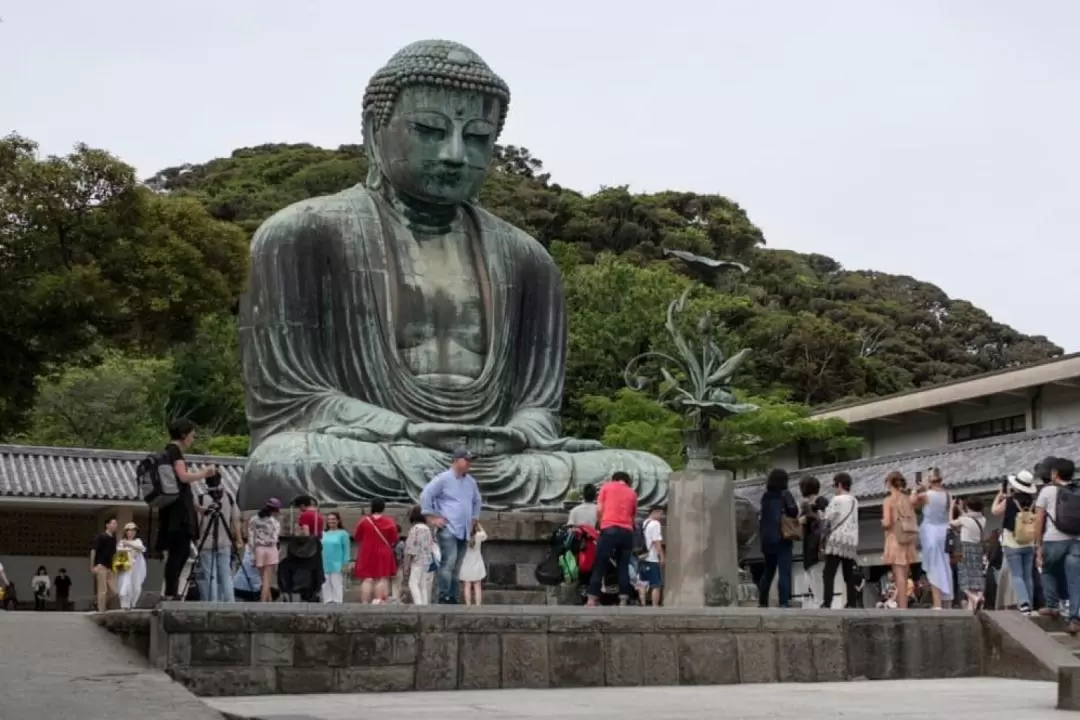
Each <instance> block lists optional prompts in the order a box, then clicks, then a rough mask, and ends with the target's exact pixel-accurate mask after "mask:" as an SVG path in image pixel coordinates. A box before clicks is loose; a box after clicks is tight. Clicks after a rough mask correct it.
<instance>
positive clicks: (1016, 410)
mask: <svg viewBox="0 0 1080 720" xmlns="http://www.w3.org/2000/svg"><path fill="white" fill-rule="evenodd" d="M815 416H816V417H820V418H839V419H841V420H844V421H846V422H847V423H848V424H849V426H850V429H851V431H853V432H854V433H856V434H858V435H859V436H861V437H862V438H863V444H862V451H861V453H858V457H836V456H832V455H830V454H829V453H828V452H826V451H825V450H824V449H823V448H822V447H815V446H814V445H812V444H800V445H799V446H795V447H789V448H786V449H785V450H784V451H781V452H780V453H778V454H776V455H775V456H774V457H773V462H774V464H775V465H776V466H777V467H781V468H784V469H785V470H788V471H789V472H790V473H791V490H792V492H793V493H794V494H795V496H796V498H798V482H799V480H800V479H801V478H804V477H807V476H814V477H816V478H817V479H818V480H820V481H821V486H822V490H823V492H826V493H827V492H829V489H830V488H831V486H832V478H833V476H834V475H835V474H836V473H839V472H846V473H848V474H849V475H851V477H852V480H853V486H852V492H853V493H854V494H855V496H856V497H857V498H858V500H859V507H860V510H859V544H860V564H861V565H862V566H863V567H864V568H871V569H873V568H878V567H880V564H881V552H882V549H883V544H884V534H883V532H882V528H881V501H882V500H883V499H884V497H885V487H884V480H885V475H886V474H887V473H888V472H890V471H892V470H899V471H900V472H902V473H903V474H904V475H905V476H906V477H907V479H908V482H909V483H914V482H915V481H916V479H917V478H918V477H920V476H921V474H922V473H925V472H926V471H927V470H928V469H929V468H931V467H937V468H940V469H941V472H942V475H943V476H944V478H945V487H946V488H947V489H948V490H949V491H950V492H951V493H953V494H954V495H956V496H958V497H964V496H972V495H977V496H981V497H983V498H985V499H986V500H987V501H989V500H991V499H992V498H993V497H994V495H995V494H996V493H997V491H998V489H999V488H1000V487H1001V484H1002V482H1003V481H1004V480H1005V478H1006V476H1007V475H1010V474H1015V473H1016V472H1018V471H1020V470H1023V469H1025V468H1026V469H1028V470H1031V469H1032V468H1033V467H1034V465H1035V464H1036V463H1037V462H1038V461H1039V460H1041V459H1043V458H1044V457H1047V456H1049V455H1054V456H1062V457H1067V458H1070V459H1075V460H1077V461H1080V353H1073V354H1071V355H1065V356H1063V357H1060V358H1055V359H1053V360H1047V361H1045V362H1041V363H1036V364H1033V365H1026V366H1023V367H1018V368H1009V369H1007V370H999V371H996V372H991V373H985V374H982V375H977V376H974V377H970V378H966V379H963V380H956V381H953V382H949V383H945V384H942V385H936V386H933V387H929V388H924V389H918V390H911V391H908V392H903V393H897V394H895V395H889V396H886V397H880V398H875V399H872V400H867V401H863V402H857V403H851V404H846V405H842V406H834V407H831V408H827V409H823V410H821V411H819V412H816V413H815ZM763 486H764V478H763V477H757V478H752V479H748V480H743V481H740V482H739V491H740V493H741V494H743V495H744V496H746V497H748V498H749V499H751V500H752V501H754V502H755V504H756V503H757V502H758V500H759V499H760V497H761V494H762V492H763V491H764V487H763ZM987 506H988V508H989V502H988V503H987ZM987 515H988V516H989V509H988V510H987ZM997 525H998V523H997V522H996V518H992V517H988V522H987V528H986V529H987V531H990V530H993V529H995V528H996V527H997ZM797 551H798V549H796V552H797ZM760 557H761V553H760V550H759V548H757V547H751V548H748V553H747V558H748V559H749V560H750V561H751V562H753V561H754V560H755V559H759V558H760ZM798 575H799V573H796V582H797V581H798ZM797 592H798V590H797Z"/></svg>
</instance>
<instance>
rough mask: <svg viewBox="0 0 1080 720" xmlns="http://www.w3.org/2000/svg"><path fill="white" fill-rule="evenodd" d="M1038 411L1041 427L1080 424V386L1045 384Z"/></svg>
mask: <svg viewBox="0 0 1080 720" xmlns="http://www.w3.org/2000/svg"><path fill="white" fill-rule="evenodd" d="M1038 412H1039V427H1040V428H1055V427H1063V426H1067V425H1080V388H1070V387H1064V386H1062V385H1047V386H1045V387H1044V388H1043V391H1042V398H1041V403H1040V405H1039V411H1038Z"/></svg>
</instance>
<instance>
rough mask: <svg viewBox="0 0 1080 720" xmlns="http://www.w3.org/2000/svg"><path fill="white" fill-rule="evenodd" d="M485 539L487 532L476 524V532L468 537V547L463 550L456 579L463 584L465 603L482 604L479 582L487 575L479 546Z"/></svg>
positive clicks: (481, 591) (482, 596)
mask: <svg viewBox="0 0 1080 720" xmlns="http://www.w3.org/2000/svg"><path fill="white" fill-rule="evenodd" d="M485 540H487V533H486V532H484V528H482V527H480V524H479V523H477V525H476V532H474V533H473V534H472V536H471V537H470V538H469V549H468V550H466V551H465V559H463V560H462V561H461V570H459V571H458V580H460V581H461V582H462V584H463V585H464V588H463V594H464V596H465V604H466V605H473V604H474V603H473V600H474V599H475V604H476V605H483V604H484V602H483V601H484V594H483V593H484V591H483V590H482V589H481V583H482V582H483V580H484V578H486V577H487V568H486V567H484V555H483V553H482V552H481V550H480V548H481V546H482V545H483V544H484V541H485Z"/></svg>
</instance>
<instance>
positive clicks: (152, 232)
mask: <svg viewBox="0 0 1080 720" xmlns="http://www.w3.org/2000/svg"><path fill="white" fill-rule="evenodd" d="M246 245H247V240H246V237H245V235H244V233H243V231H242V230H240V229H239V228H237V227H235V226H234V225H230V224H227V223H222V222H218V221H215V220H213V219H212V218H210V217H209V216H208V215H207V214H206V212H205V210H203V208H202V207H201V206H200V205H199V204H198V203H196V202H194V201H193V200H191V199H187V198H182V197H169V196H163V195H157V194H155V193H153V192H152V191H151V190H149V189H147V188H144V187H141V186H140V185H139V184H138V183H137V182H136V180H135V174H134V171H133V170H132V168H131V167H129V166H128V165H125V164H124V163H122V162H120V161H119V160H117V159H116V158H114V157H112V156H111V155H109V154H108V153H106V152H104V151H101V150H95V149H92V148H88V147H86V146H84V145H80V146H77V147H76V148H75V150H74V151H73V152H72V153H70V154H69V155H67V156H64V157H47V158H40V157H38V155H37V146H36V145H35V144H34V143H33V142H31V141H29V140H27V139H25V138H22V137H19V136H17V135H12V136H8V137H6V138H4V139H3V140H0V307H3V313H0V343H3V346H4V352H3V354H2V356H0V358H2V359H0V437H2V436H4V435H6V434H9V433H10V432H12V431H13V430H14V429H15V428H16V427H17V426H18V425H19V424H20V422H21V421H22V419H23V415H24V413H25V412H26V410H27V409H28V408H29V407H30V405H31V404H32V402H33V397H34V392H35V387H36V386H35V378H37V377H38V376H39V375H41V374H43V373H44V372H45V371H46V370H47V368H48V367H49V365H50V364H51V363H57V362H59V363H65V362H67V361H69V360H70V359H71V358H72V357H74V356H75V355H77V354H78V353H80V352H81V351H83V350H85V349H87V348H90V347H92V346H94V345H97V344H100V343H106V344H111V345H112V346H114V347H120V348H131V349H138V350H147V351H156V352H159V353H160V352H162V351H163V350H165V349H166V348H167V347H169V346H170V345H171V344H172V343H173V342H176V341H182V340H185V339H187V338H189V337H190V336H191V335H192V333H193V332H194V329H195V325H196V322H197V320H198V318H199V317H201V316H202V315H204V314H206V313H208V312H221V311H223V310H228V309H229V308H231V307H232V306H233V305H234V303H235V301H236V297H237V295H238V293H239V292H240V289H241V288H242V287H243V282H244V275H245V273H246V253H247V250H246Z"/></svg>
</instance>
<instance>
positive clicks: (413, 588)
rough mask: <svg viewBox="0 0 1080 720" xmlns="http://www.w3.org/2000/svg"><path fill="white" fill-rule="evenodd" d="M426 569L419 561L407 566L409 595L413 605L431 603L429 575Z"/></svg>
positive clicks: (430, 574)
mask: <svg viewBox="0 0 1080 720" xmlns="http://www.w3.org/2000/svg"><path fill="white" fill-rule="evenodd" d="M432 575H433V573H429V572H428V569H427V568H426V567H424V566H422V565H421V564H420V563H413V564H412V565H411V566H409V595H410V596H411V597H412V604H413V605H430V604H431V576H432Z"/></svg>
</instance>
